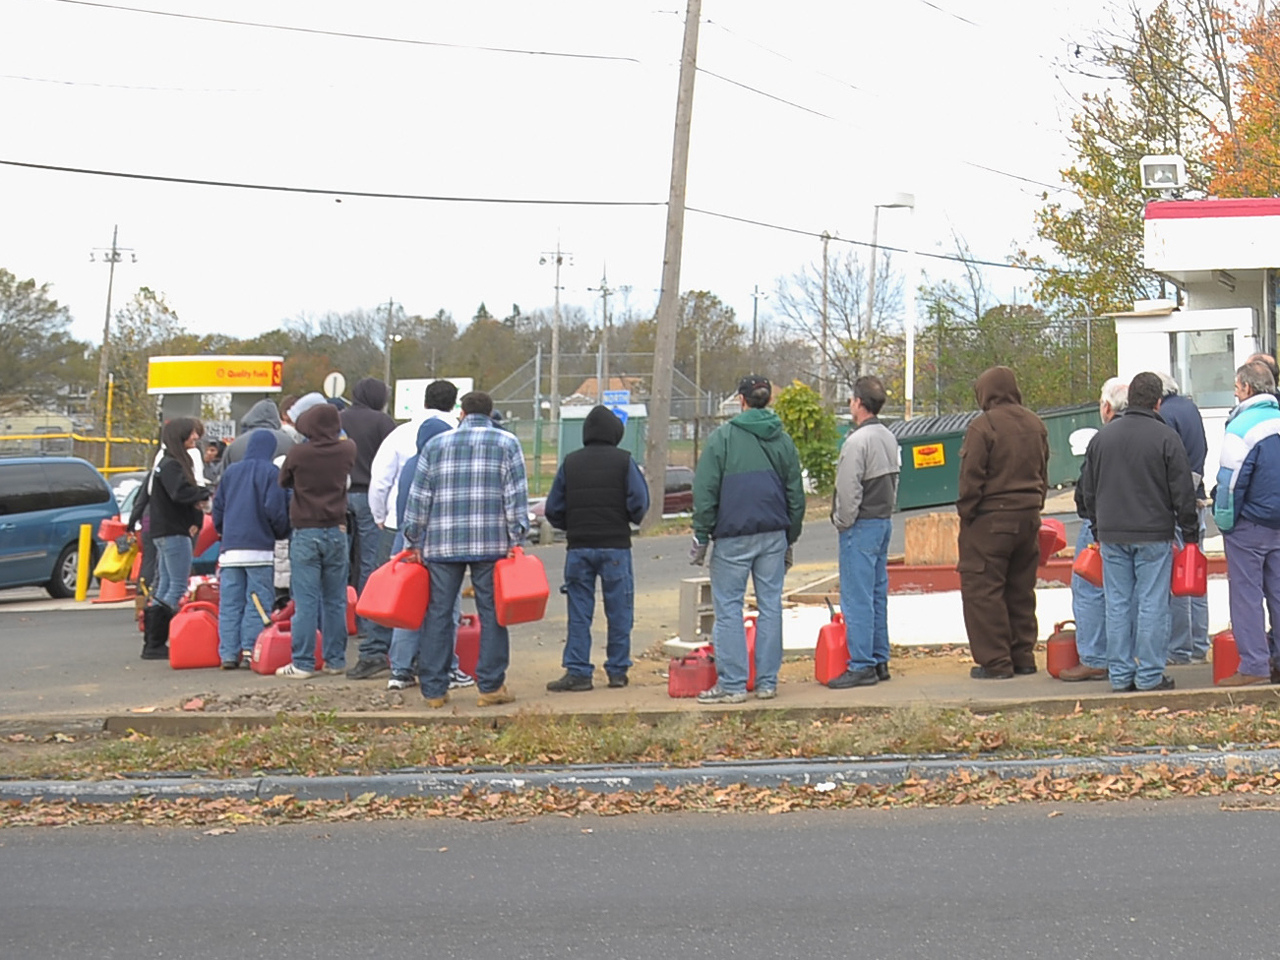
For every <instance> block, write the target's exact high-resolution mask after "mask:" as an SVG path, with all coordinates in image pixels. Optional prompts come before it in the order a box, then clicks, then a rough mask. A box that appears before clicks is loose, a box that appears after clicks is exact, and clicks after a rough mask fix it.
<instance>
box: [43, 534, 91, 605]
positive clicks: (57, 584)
mask: <svg viewBox="0 0 1280 960" xmlns="http://www.w3.org/2000/svg"><path fill="white" fill-rule="evenodd" d="M92 560H93V553H92V549H90V564H91V565H92ZM79 567H80V544H79V543H68V544H67V545H66V546H65V547H63V548H62V552H61V553H60V554H58V562H57V563H55V564H54V565H53V578H52V579H51V580H50V581H49V582H48V583H46V584H45V585H44V588H45V589H46V590H47V591H49V596H51V597H55V598H56V599H58V600H66V599H68V598H70V597H74V596H75V595H76V573H77V572H78V571H79Z"/></svg>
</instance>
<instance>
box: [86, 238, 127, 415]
mask: <svg viewBox="0 0 1280 960" xmlns="http://www.w3.org/2000/svg"><path fill="white" fill-rule="evenodd" d="M119 238H120V224H118V223H117V224H116V225H115V226H114V227H113V228H112V230H111V247H110V249H105V248H103V247H95V248H94V249H93V250H91V251H90V252H89V262H90V263H95V262H96V257H95V254H97V255H100V256H101V257H102V259H103V260H104V261H105V262H106V263H108V264H110V266H109V268H108V270H107V312H106V316H105V317H104V318H103V321H102V351H101V352H100V353H99V354H98V393H97V396H95V397H94V404H95V406H97V407H98V409H99V413H100V414H101V415H102V416H103V417H105V415H106V414H105V410H106V402H107V369H108V366H109V365H110V357H111V291H112V288H113V287H114V286H115V282H116V264H117V263H119V262H120V257H121V255H122V254H125V253H127V254H129V255H130V257H131V258H132V260H133V262H134V263H137V262H138V255H137V254H136V253H134V252H133V248H132V247H121V246H120V245H119V243H118V242H117V241H118V240H119Z"/></svg>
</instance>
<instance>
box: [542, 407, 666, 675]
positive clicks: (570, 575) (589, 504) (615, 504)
mask: <svg viewBox="0 0 1280 960" xmlns="http://www.w3.org/2000/svg"><path fill="white" fill-rule="evenodd" d="M624 429H625V428H624V426H623V423H622V421H621V420H619V419H618V417H617V416H616V415H615V414H614V413H613V411H612V410H610V409H609V408H608V407H604V406H597V407H593V408H592V409H591V412H590V413H588V414H587V418H586V420H584V421H583V423H582V449H581V450H575V451H574V452H573V453H571V454H569V455H568V456H567V457H565V458H564V462H563V463H562V464H561V465H560V469H559V470H558V471H557V472H556V478H555V481H554V482H553V483H552V484H551V492H550V494H549V495H548V496H547V504H546V516H547V520H548V521H549V522H550V523H551V525H552V526H553V527H557V528H559V529H561V530H564V531H565V533H566V534H568V539H569V548H568V550H566V551H565V557H564V593H565V596H566V598H567V599H568V603H569V634H568V639H567V640H566V641H565V645H564V655H563V658H562V663H563V664H564V670H565V673H564V676H563V677H561V678H560V679H559V680H553V681H551V682H550V683H548V684H547V689H548V690H550V691H552V692H553V693H560V692H565V691H571V690H590V689H591V688H592V682H591V674H592V673H593V672H594V671H595V666H594V665H593V664H592V663H591V618H592V615H593V614H594V613H595V606H596V578H597V577H599V578H600V587H601V592H602V593H603V594H604V615H605V618H606V619H607V620H608V621H609V633H608V641H607V643H606V646H605V662H604V670H605V674H606V675H607V676H608V678H609V686H611V687H625V686H626V685H627V670H628V669H629V668H630V667H631V624H632V621H633V618H634V613H635V577H634V576H633V574H632V568H631V524H633V523H637V524H638V523H639V522H640V521H641V520H643V519H644V515H645V513H646V512H647V511H648V509H649V489H648V487H647V486H646V484H645V482H644V476H643V475H642V474H641V473H640V469H639V467H637V466H636V463H635V461H634V460H632V459H631V454H630V453H628V452H627V451H626V450H620V449H619V448H618V444H619V443H620V442H621V441H622V435H623V432H624Z"/></svg>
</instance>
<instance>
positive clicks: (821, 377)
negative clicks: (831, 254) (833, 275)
mask: <svg viewBox="0 0 1280 960" xmlns="http://www.w3.org/2000/svg"><path fill="white" fill-rule="evenodd" d="M830 243H831V234H829V233H827V231H825V230H823V231H822V369H821V371H820V372H819V373H818V396H819V397H821V398H822V402H823V403H824V404H825V403H826V402H827V370H828V368H827V247H828V245H829V244H830Z"/></svg>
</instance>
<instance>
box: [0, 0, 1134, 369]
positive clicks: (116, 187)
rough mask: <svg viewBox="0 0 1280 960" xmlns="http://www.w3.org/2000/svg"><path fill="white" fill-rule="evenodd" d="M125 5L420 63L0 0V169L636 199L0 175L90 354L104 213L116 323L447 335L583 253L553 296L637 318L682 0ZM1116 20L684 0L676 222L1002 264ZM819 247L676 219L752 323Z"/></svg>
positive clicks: (102, 293) (15, 224)
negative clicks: (138, 303)
mask: <svg viewBox="0 0 1280 960" xmlns="http://www.w3.org/2000/svg"><path fill="white" fill-rule="evenodd" d="M135 2H136V3H137V4H138V9H141V8H146V9H147V10H152V11H170V12H180V13H183V14H187V15H192V14H195V15H201V16H207V17H218V18H222V19H226V20H244V21H252V22H254V23H259V24H261V23H267V24H276V25H287V26H290V27H301V28H309V29H310V30H313V31H332V32H336V33H347V34H361V35H365V36H366V37H376V38H395V39H396V40H407V41H420V42H417V43H405V42H392V41H391V40H389V39H362V38H355V37H349V36H333V35H324V34H320V33H315V32H299V31H285V30H278V29H265V28H263V27H260V26H248V25H238V24H232V23H212V22H207V21H202V20H196V19H186V18H178V17H170V16H159V15H156V14H155V13H144V12H137V11H136V10H134V11H131V10H126V9H124V8H122V7H117V6H109V5H107V4H101V5H99V4H86V3H77V2H68V0H0V22H2V23H4V25H5V28H4V30H3V31H0V103H3V105H4V114H3V115H4V123H3V125H0V160H6V161H19V162H25V163H32V164H45V165H51V166H59V167H73V168H85V169H94V170H104V171H113V172H118V173H128V174H137V175H151V176H159V177H169V178H179V179H189V180H214V181H230V182H236V183H246V184H259V185H270V186H289V187H309V188H319V189H320V190H322V191H357V192H372V193H394V194H409V195H429V196H433V197H456V198H474V199H485V200H502V199H542V200H574V201H592V202H606V201H607V202H612V203H616V202H619V201H622V202H630V203H635V204H649V205H637V206H602V205H601V206H592V205H577V206H569V205H563V206H558V205H531V204H511V203H478V202H468V201H461V200H459V201H452V202H450V201H439V200H415V199H371V198H360V197H351V196H346V197H341V198H340V202H339V198H337V197H335V195H334V194H333V193H325V192H321V193H318V194H307V193H282V192H272V191H265V190H244V189H230V188H225V187H214V186H194V185H186V184H175V183H164V182H155V181H148V180H145V179H120V178H109V177H101V176H90V175H85V174H76V173H66V172H56V171H45V170H33V169H24V168H20V167H13V166H4V165H0V196H2V197H3V227H2V228H0V267H4V268H6V269H8V270H10V271H12V272H14V273H16V274H18V276H19V277H21V278H26V277H34V278H35V279H36V280H37V281H40V282H48V283H50V284H51V285H52V287H53V294H54V296H56V297H57V298H58V299H59V300H60V301H61V302H63V303H65V304H66V305H68V306H69V307H70V308H71V311H72V313H73V316H74V318H75V323H74V327H73V330H74V333H75V334H76V335H77V336H79V337H82V338H85V339H90V340H95V341H96V340H97V339H99V338H100V337H101V330H102V319H103V311H104V308H105V301H106V286H107V268H106V266H105V265H104V264H102V263H101V262H95V263H91V262H90V259H89V256H90V252H91V251H93V250H95V249H97V248H102V247H107V246H109V245H110V242H111V231H112V226H113V225H114V224H117V223H118V224H119V226H120V244H121V245H122V246H123V247H129V248H133V249H134V250H135V251H136V255H137V258H138V260H137V263H132V262H130V260H129V259H128V256H127V255H126V261H125V262H124V263H122V264H121V265H120V266H119V267H118V268H117V270H116V283H115V301H114V302H115V306H116V307H119V306H120V305H122V304H123V303H124V302H125V301H126V300H127V299H128V297H129V296H130V295H131V294H132V292H133V291H134V290H136V289H137V288H138V287H139V286H141V285H147V286H150V287H152V288H155V289H158V290H161V291H164V292H165V293H166V294H167V295H168V297H169V300H170V302H171V303H172V304H173V306H174V307H175V308H176V310H177V311H178V313H179V315H180V317H181V318H182V320H183V321H184V322H185V323H186V324H187V325H188V326H189V327H190V328H192V329H193V330H195V331H197V332H201V333H203V332H211V331H224V332H227V333H230V334H233V335H236V336H251V335H253V334H255V333H258V332H260V331H263V330H269V329H272V328H274V327H277V326H279V325H280V324H281V323H282V322H283V321H285V320H287V319H290V318H293V317H297V316H299V315H302V314H308V315H316V314H319V313H323V312H325V311H329V310H334V311H345V310H349V309H353V308H357V307H366V308H372V307H374V306H376V305H377V304H378V303H380V302H381V303H385V302H386V301H387V299H388V298H389V297H390V298H394V299H395V300H396V301H397V302H399V303H401V304H403V306H404V308H405V310H406V311H407V312H409V313H411V314H412V313H421V314H430V313H434V312H435V311H436V310H437V309H439V308H444V309H446V310H448V311H450V312H451V313H452V314H453V315H454V317H455V319H457V320H458V321H459V323H460V324H465V323H466V321H467V320H469V319H470V317H471V315H472V314H473V313H474V311H475V308H476V306H477V305H478V304H479V303H480V301H481V300H483V301H485V302H486V304H487V305H488V307H489V309H490V311H491V312H492V313H494V314H496V315H499V316H501V315H505V314H506V313H507V312H508V311H509V310H510V307H511V304H512V303H518V304H519V305H520V306H521V307H522V308H523V309H524V310H525V311H530V310H533V309H537V308H539V307H544V306H549V305H550V303H551V300H552V287H553V276H552V272H551V268H550V267H547V266H541V267H540V266H539V264H538V260H539V256H540V255H541V254H542V253H544V252H545V251H550V250H553V249H554V248H555V245H556V243H557V238H558V239H559V242H560V244H561V245H562V247H563V249H564V250H566V251H570V252H572V253H573V254H574V260H573V262H574V266H573V267H572V268H570V269H568V270H566V271H565V274H564V278H563V281H562V282H563V285H564V287H565V291H564V298H565V302H566V303H570V304H579V305H581V306H583V307H585V308H587V309H588V310H590V311H592V313H593V315H596V316H598V312H599V301H598V298H597V297H596V295H595V294H593V293H592V292H591V291H590V290H589V289H588V288H590V287H597V286H599V281H600V278H601V274H602V271H603V269H604V265H605V263H606V262H607V265H608V278H609V283H610V285H611V286H613V287H629V288H630V290H629V293H627V294H626V297H627V299H628V301H629V303H630V304H631V305H632V306H633V307H634V308H635V309H638V310H642V311H648V310H651V309H652V307H653V304H654V303H656V299H657V287H658V284H659V278H660V274H661V267H662V243H663V229H664V217H665V209H664V206H663V204H664V202H665V200H666V196H667V185H668V178H669V173H670V153H671V137H672V122H673V117H674V108H675V92H676V78H677V70H678V62H679V56H680V43H681V34H682V30H683V22H682V21H683V9H677V7H681V8H682V4H681V3H679V2H678V0H677V2H672V0H649V2H640V0H608V2H600V0H584V2H573V0H561V2H539V0H519V2H487V0H468V2H466V3H447V4H446V3H436V2H423V3H409V2H403V0H402V2H377V0H367V2H365V3H361V4H352V3H349V2H343V3H335V2H328V0H312V2H309V3H306V4H302V3H288V2H283V0H253V2H247V0H244V2H238V0H224V2H220V3H216V4H215V3H209V2H195V0H192V2H186V3H179V2H177V0H135ZM1111 7H1112V4H1111V3H1110V2H1108V0H1075V2H1064V0H1044V2H1038V3H1035V4H1028V3H1025V2H1020V0H936V3H934V2H926V0H888V2H884V0H874V2H873V0H793V2H791V3H788V4H780V3H778V2H776V0H770V2H765V0H704V3H703V9H702V16H703V21H704V22H703V23H702V26H701V42H700V44H699V54H698V65H699V67H700V69H701V71H702V72H700V73H699V75H698V78H697V86H696V90H695V94H694V114H693V137H692V149H691V160H690V167H689V188H688V204H689V206H690V207H694V208H698V209H701V210H707V211H713V212H715V213H719V214H725V215H729V216H733V217H740V218H746V219H750V220H757V221H763V222H766V223H769V224H774V225H776V226H779V227H788V228H794V229H795V230H799V231H808V232H812V233H820V232H821V231H823V230H827V231H830V232H831V233H833V234H835V235H837V236H839V237H842V238H848V239H854V240H869V239H870V234H871V220H872V209H873V204H875V203H876V202H877V201H883V200H884V199H886V198H887V197H888V196H889V195H891V194H893V193H895V192H898V191H907V192H911V193H914V194H915V195H916V198H917V209H916V212H915V214H914V217H912V216H910V215H909V214H907V212H906V211H896V210H895V211H885V212H883V213H882V215H881V230H880V239H881V242H882V243H886V244H896V245H904V244H906V243H908V242H909V240H910V237H909V233H908V230H909V228H910V229H913V230H914V233H915V238H916V245H917V248H918V249H920V250H923V251H934V252H950V251H951V250H952V247H951V235H952V232H953V231H954V232H956V233H959V234H961V235H963V236H964V237H965V239H966V240H967V241H968V242H969V245H970V247H971V249H972V252H973V254H974V255H975V256H977V257H980V258H985V259H991V260H996V261H1003V260H1004V259H1005V258H1006V257H1007V255H1008V254H1009V253H1010V252H1011V251H1012V250H1013V249H1015V248H1016V247H1018V246H1023V245H1026V244H1028V243H1030V242H1031V241H1032V235H1033V222H1032V215H1033V213H1034V211H1035V210H1036V209H1037V208H1038V207H1039V206H1041V205H1042V200H1041V199H1040V195H1041V194H1042V192H1043V191H1044V190H1045V189H1046V187H1045V186H1043V185H1039V184H1038V183H1029V182H1027V181H1038V182H1040V184H1048V185H1054V184H1057V183H1058V182H1059V181H1058V176H1057V171H1058V170H1059V169H1060V168H1061V167H1062V166H1064V165H1065V164H1066V163H1067V162H1068V161H1069V156H1068V149H1067V145H1066V139H1065V131H1066V130H1067V128H1068V125H1069V121H1070V116H1071V112H1072V106H1071V101H1070V98H1069V96H1068V92H1067V90H1066V89H1065V88H1064V85H1063V82H1062V80H1061V79H1060V77H1059V75H1060V73H1061V71H1060V70H1058V69H1057V63H1058V62H1059V61H1061V60H1062V59H1063V58H1064V57H1066V56H1067V55H1068V51H1069V46H1068V44H1069V42H1070V41H1071V40H1074V39H1076V38H1082V37H1084V36H1085V35H1086V34H1087V33H1088V32H1090V31H1091V30H1092V29H1093V28H1095V27H1096V26H1098V25H1100V24H1103V23H1105V22H1108V21H1109V19H1110V18H1111V13H1110V10H1111ZM421 41H430V43H423V42H421ZM482 47H488V48H495V47H501V48H511V49H513V50H517V51H534V52H501V51H497V50H486V49H480V48H482ZM544 53H552V54H579V55H589V56H573V57H570V56H549V55H543V54H544ZM1068 86H1069V83H1068ZM748 87H750V88H754V91H753V90H751V89H747V88H748ZM756 91H758V92H756ZM784 101H788V102H784ZM982 167H989V168H992V169H994V170H997V171H1001V172H1000V173H995V172H990V171H988V170H984V169H982ZM1018 178H1025V180H1024V179H1018ZM913 221H914V222H913ZM836 249H837V250H840V251H843V249H844V247H843V245H837V246H836ZM819 256H820V242H819V241H818V240H817V239H814V238H812V237H806V236H803V235H799V234H795V233H789V232H786V231H784V230H779V229H772V228H768V227H758V226H751V225H747V224H743V223H740V222H735V221H732V220H727V219H721V218H717V217H713V216H709V215H707V214H705V213H695V212H692V211H691V212H690V213H689V214H688V215H687V218H686V223H685V243H684V259H683V271H682V275H681V284H680V285H681V288H682V289H695V288H696V289H707V290H711V291H712V292H714V293H715V294H717V295H718V296H720V297H721V298H722V299H723V300H725V301H726V302H728V303H729V304H731V305H732V306H734V307H735V308H736V309H737V311H738V314H739V318H740V320H743V321H745V322H746V323H747V324H749V323H750V316H751V291H752V287H753V285H755V284H759V286H760V288H761V289H764V290H769V291H772V290H773V288H774V286H775V284H776V281H777V278H778V277H780V276H784V275H788V274H791V273H793V272H795V271H796V270H798V269H799V268H800V267H802V266H803V265H804V264H806V263H810V262H813V261H814V260H815V259H817V258H818V257H819ZM924 266H925V269H926V270H928V271H929V273H930V274H931V275H934V276H939V275H952V274H953V273H955V271H954V269H953V268H952V267H949V266H948V265H946V264H943V263H940V262H937V261H934V262H928V263H925V264H924ZM988 279H989V282H990V284H991V287H992V289H993V291H994V292H995V293H997V294H998V295H1000V296H1002V297H1010V296H1013V295H1014V294H1015V292H1018V288H1019V287H1022V288H1023V291H1022V292H1021V293H1020V295H1021V296H1023V297H1024V298H1025V284H1026V277H1025V275H1024V274H1021V273H1019V272H1016V271H1012V270H1002V269H990V270H988ZM768 313H769V302H768V301H763V302H762V304H761V314H762V316H767V315H768ZM458 373H459V374H465V373H466V371H459V372H458Z"/></svg>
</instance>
